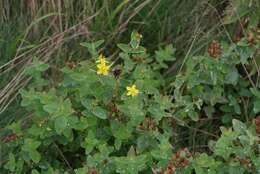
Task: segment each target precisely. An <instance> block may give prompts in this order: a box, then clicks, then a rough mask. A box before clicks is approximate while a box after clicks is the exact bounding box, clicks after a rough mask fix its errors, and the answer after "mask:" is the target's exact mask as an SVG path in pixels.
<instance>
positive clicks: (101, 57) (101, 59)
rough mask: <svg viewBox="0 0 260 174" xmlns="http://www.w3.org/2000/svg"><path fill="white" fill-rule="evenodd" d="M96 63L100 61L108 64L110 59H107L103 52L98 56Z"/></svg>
mask: <svg viewBox="0 0 260 174" xmlns="http://www.w3.org/2000/svg"><path fill="white" fill-rule="evenodd" d="M96 63H100V64H106V63H108V61H107V60H106V57H105V56H103V55H102V54H100V55H99V56H98V60H97V61H96Z"/></svg>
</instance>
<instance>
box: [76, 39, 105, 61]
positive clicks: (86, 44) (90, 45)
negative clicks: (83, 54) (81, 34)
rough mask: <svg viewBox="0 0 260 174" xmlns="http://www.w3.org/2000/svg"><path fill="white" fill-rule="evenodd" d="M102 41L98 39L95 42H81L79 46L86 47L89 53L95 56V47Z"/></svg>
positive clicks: (102, 41)
mask: <svg viewBox="0 0 260 174" xmlns="http://www.w3.org/2000/svg"><path fill="white" fill-rule="evenodd" d="M103 43H104V40H98V41H96V42H92V43H90V42H83V43H80V45H81V46H83V47H86V48H88V51H89V52H90V54H91V55H92V56H93V57H94V56H97V48H98V47H100V46H101V45H102V44H103Z"/></svg>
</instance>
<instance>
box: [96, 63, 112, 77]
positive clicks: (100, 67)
mask: <svg viewBox="0 0 260 174" xmlns="http://www.w3.org/2000/svg"><path fill="white" fill-rule="evenodd" d="M108 70H109V66H107V65H106V64H105V63H100V64H97V74H100V75H104V76H106V75H108Z"/></svg>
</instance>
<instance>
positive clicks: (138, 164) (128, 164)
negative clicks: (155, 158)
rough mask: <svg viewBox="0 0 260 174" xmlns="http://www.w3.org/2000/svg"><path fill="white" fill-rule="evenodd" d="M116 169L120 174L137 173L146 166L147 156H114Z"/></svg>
mask: <svg viewBox="0 0 260 174" xmlns="http://www.w3.org/2000/svg"><path fill="white" fill-rule="evenodd" d="M114 161H115V165H116V171H117V172H118V173H122V174H138V173H139V172H141V171H142V170H144V169H145V168H146V163H147V161H148V158H147V156H146V155H139V156H130V157H115V158H114Z"/></svg>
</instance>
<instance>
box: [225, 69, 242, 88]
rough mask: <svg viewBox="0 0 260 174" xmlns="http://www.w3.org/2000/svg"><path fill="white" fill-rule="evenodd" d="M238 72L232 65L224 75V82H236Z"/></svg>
mask: <svg viewBox="0 0 260 174" xmlns="http://www.w3.org/2000/svg"><path fill="white" fill-rule="evenodd" d="M238 78H239V73H238V71H237V68H236V67H233V68H232V69H231V70H230V72H229V73H228V74H227V75H226V78H225V80H226V81H225V82H226V83H227V84H232V85H236V84H237V82H238Z"/></svg>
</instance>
